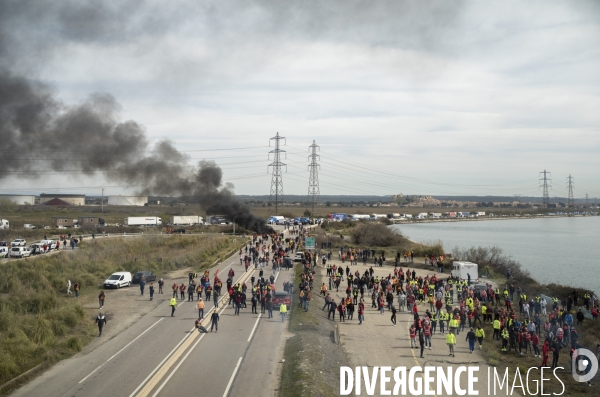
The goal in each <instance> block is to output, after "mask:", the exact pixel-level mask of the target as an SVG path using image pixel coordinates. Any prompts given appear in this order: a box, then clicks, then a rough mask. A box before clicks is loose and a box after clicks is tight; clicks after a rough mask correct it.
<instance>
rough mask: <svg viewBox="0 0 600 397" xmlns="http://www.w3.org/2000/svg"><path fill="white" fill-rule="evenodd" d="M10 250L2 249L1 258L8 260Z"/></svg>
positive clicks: (0, 251) (0, 249)
mask: <svg viewBox="0 0 600 397" xmlns="http://www.w3.org/2000/svg"><path fill="white" fill-rule="evenodd" d="M8 253H9V248H8V247H0V258H8Z"/></svg>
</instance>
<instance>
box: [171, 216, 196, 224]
mask: <svg viewBox="0 0 600 397" xmlns="http://www.w3.org/2000/svg"><path fill="white" fill-rule="evenodd" d="M202 223H204V219H203V218H202V217H201V216H198V215H180V216H172V217H171V225H197V224H202Z"/></svg>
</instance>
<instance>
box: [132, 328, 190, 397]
mask: <svg viewBox="0 0 600 397" xmlns="http://www.w3.org/2000/svg"><path fill="white" fill-rule="evenodd" d="M195 328H196V327H194V328H192V329H191V331H190V333H189V334H187V335H186V336H184V337H183V339H181V340H180V341H179V343H178V344H177V346H175V347H174V348H173V350H171V351H170V352H169V354H167V355H166V357H165V358H163V360H162V361H161V362H160V364H158V365H157V366H156V368H154V370H153V371H152V372H151V373H150V375H148V376H147V377H146V379H144V380H143V381H142V383H141V384H140V385H139V386H138V387H137V389H135V390H134V391H133V393H131V394H130V395H129V397H133V396H135V394H136V393H137V392H138V391H139V390H140V389H141V388H142V387H143V386H144V384H146V382H147V381H148V379H150V378H151V377H152V376H153V375H154V374H155V373H156V371H158V370H159V369H160V367H162V365H163V364H164V363H165V361H167V359H168V358H169V357H171V355H172V354H173V353H174V352H175V350H177V348H178V347H179V346H181V344H182V343H183V342H184V341H185V340H186V339H187V338H189V337H190V336H192V335H193V334H192V332H193V331H194V329H195Z"/></svg>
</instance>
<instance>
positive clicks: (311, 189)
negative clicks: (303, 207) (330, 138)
mask: <svg viewBox="0 0 600 397" xmlns="http://www.w3.org/2000/svg"><path fill="white" fill-rule="evenodd" d="M317 149H319V150H321V148H320V147H319V145H317V144H316V143H315V141H314V140H313V143H312V145H310V146H309V147H308V150H310V151H311V154H310V156H308V158H309V159H310V164H309V166H308V168H309V170H310V177H309V179H308V202H309V203H311V204H312V213H311V214H312V216H315V205H316V204H317V203H318V202H319V196H320V195H321V193H320V191H319V167H320V165H319V164H318V163H317V158H319V155H318V154H317Z"/></svg>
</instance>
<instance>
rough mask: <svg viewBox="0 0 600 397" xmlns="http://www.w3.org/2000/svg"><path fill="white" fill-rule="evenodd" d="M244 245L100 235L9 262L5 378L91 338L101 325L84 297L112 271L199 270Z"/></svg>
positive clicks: (2, 325)
mask: <svg viewBox="0 0 600 397" xmlns="http://www.w3.org/2000/svg"><path fill="white" fill-rule="evenodd" d="M234 240H235V241H234ZM243 244H244V240H242V239H240V238H237V239H232V238H231V237H227V236H172V237H167V238H165V237H159V236H148V237H144V238H135V239H128V240H122V239H96V240H89V241H87V242H85V241H84V243H83V245H82V249H81V250H78V251H74V252H61V253H59V254H55V255H46V256H39V257H36V258H32V259H26V260H20V261H13V262H8V263H3V264H2V265H1V266H0V385H2V384H4V383H5V382H7V381H9V380H11V379H13V378H15V377H17V376H19V375H20V374H23V373H25V372H26V371H28V370H30V369H31V368H34V367H36V366H38V365H40V364H44V365H46V366H49V365H51V364H52V363H55V362H57V361H60V360H62V359H64V358H67V357H70V356H72V355H73V354H75V353H77V352H79V351H81V350H82V349H83V347H84V346H85V345H86V344H88V343H89V342H90V341H91V339H92V337H93V336H94V335H95V334H96V331H95V327H94V324H93V323H92V321H91V319H90V318H89V316H87V313H86V311H85V310H84V308H83V306H82V304H83V301H85V299H86V298H87V297H92V296H93V297H94V299H95V296H96V295H97V294H98V291H99V287H100V286H101V283H102V282H103V281H104V279H106V277H107V276H108V275H109V274H111V273H112V272H114V271H119V270H126V271H131V272H134V271H137V270H151V271H153V272H155V273H156V274H157V275H158V277H161V276H162V275H163V274H165V273H166V272H169V271H172V270H176V269H181V268H187V267H191V268H193V269H194V270H195V271H197V272H200V271H202V270H203V269H205V268H208V267H210V265H211V264H212V263H214V262H215V261H216V260H218V259H224V258H225V257H226V255H227V254H228V253H231V252H232V251H236V250H238V249H239V248H240V247H241V246H242V245H243ZM159 259H160V260H159ZM67 279H70V280H71V282H72V284H73V285H74V284H75V283H80V284H81V286H82V288H81V295H82V298H81V299H80V300H75V299H72V298H67V297H66V296H65V295H66V294H65V288H66V280H67Z"/></svg>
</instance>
